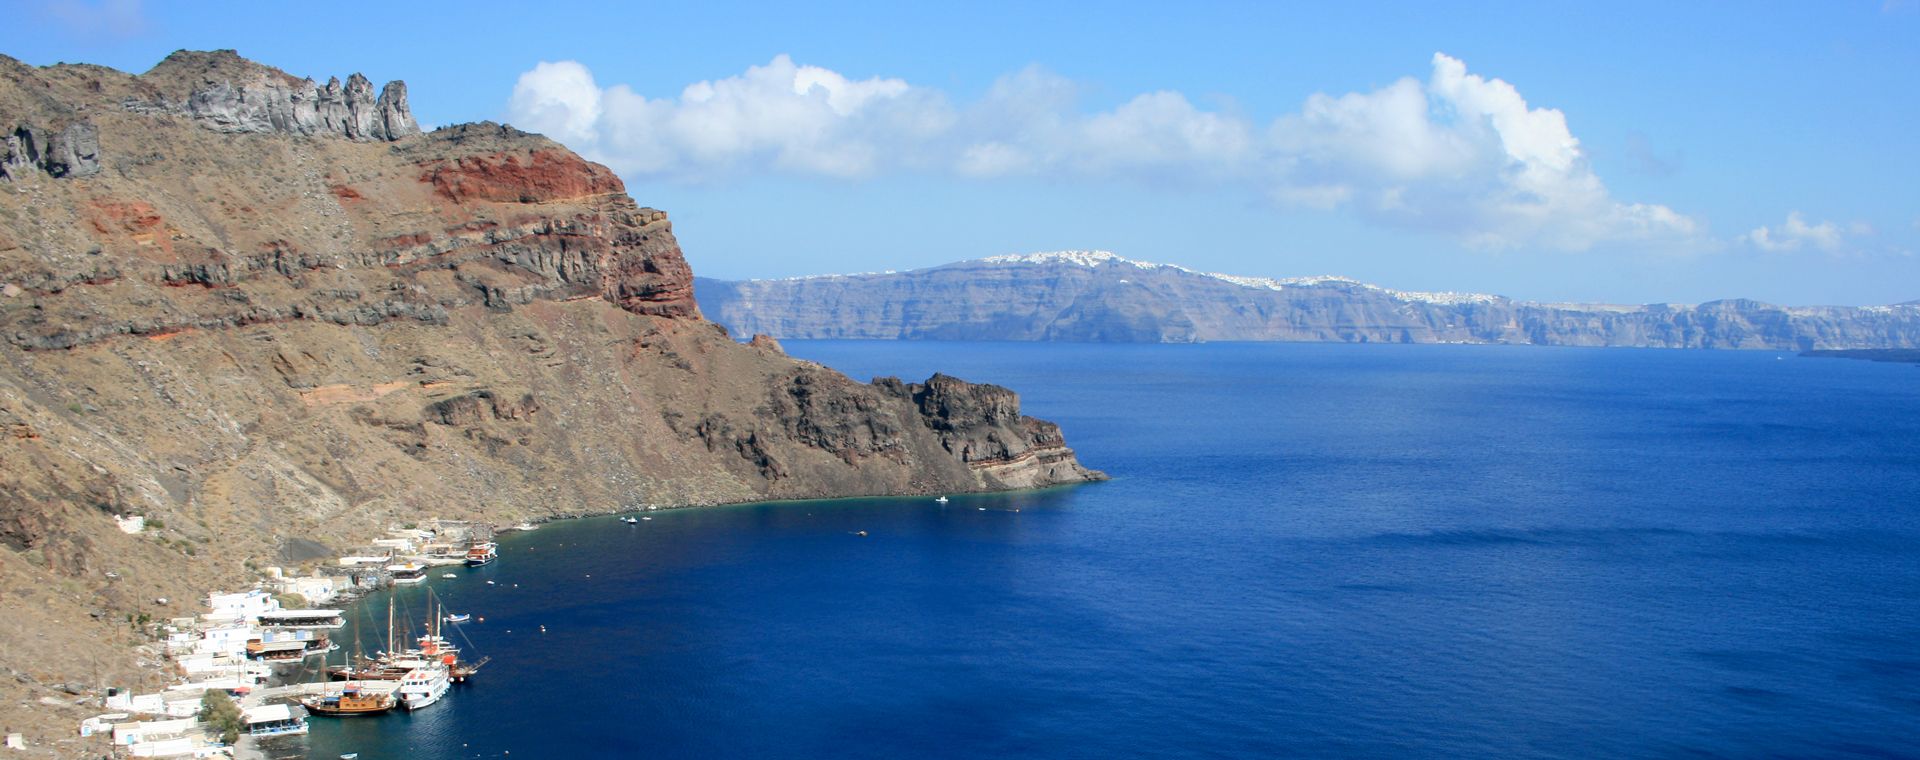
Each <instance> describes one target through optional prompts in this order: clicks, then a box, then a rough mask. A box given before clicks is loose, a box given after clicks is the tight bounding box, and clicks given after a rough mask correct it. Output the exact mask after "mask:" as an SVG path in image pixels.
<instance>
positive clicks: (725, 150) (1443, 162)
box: [508, 54, 1702, 250]
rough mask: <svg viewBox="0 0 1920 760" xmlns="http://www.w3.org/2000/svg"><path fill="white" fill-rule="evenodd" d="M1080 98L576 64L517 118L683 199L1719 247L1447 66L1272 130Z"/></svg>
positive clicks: (1043, 82) (1548, 119) (809, 72)
mask: <svg viewBox="0 0 1920 760" xmlns="http://www.w3.org/2000/svg"><path fill="white" fill-rule="evenodd" d="M1079 89H1080V88H1079V87H1078V86H1077V85H1076V84H1075V83H1073V82H1072V81H1069V80H1067V79H1064V78H1062V77H1060V76H1058V75H1055V74H1052V73H1049V72H1047V71H1045V70H1042V69H1039V68H1033V67H1030V68H1028V69H1025V70H1023V71H1020V72H1016V73H1014V74H1011V75H1008V76H1005V77H1002V78H1001V79H1000V80H998V81H997V82H995V83H994V86H993V87H992V88H991V89H990V90H989V92H988V93H987V94H986V95H985V96H983V97H982V98H981V99H980V100H978V101H976V102H973V103H969V104H965V105H964V106H960V107H956V106H955V105H954V104H952V103H951V102H950V101H949V99H948V98H947V97H946V95H945V94H944V93H942V92H940V91H938V90H934V89H930V88H925V87H919V86H915V85H912V84H909V83H907V82H905V81H902V80H899V79H889V78H880V77H875V78H871V79H865V80H853V79H849V78H847V77H845V76H843V75H841V74H839V73H837V72H834V71H831V70H828V69H823V68H819V67H814V66H801V65H797V64H795V63H794V62H793V61H792V60H791V59H790V58H788V57H787V56H784V55H782V56H778V57H776V58H774V59H773V60H772V61H771V62H769V63H767V64H766V65H764V66H754V67H750V68H748V69H747V70H746V72H744V73H742V74H740V75H736V76H732V77H728V78H725V79H720V80H714V81H705V82H697V83H695V84H692V85H689V86H688V87H686V88H685V89H684V90H683V91H682V92H681V93H680V95H679V97H677V98H660V99H649V98H647V97H645V96H642V95H640V94H637V93H634V92H633V91H632V90H630V89H628V88H627V87H625V86H614V87H610V88H601V87H600V86H599V85H597V84H596V83H595V82H594V79H593V75H592V73H591V72H589V71H588V70H587V69H586V67H584V66H581V65H580V64H578V63H574V62H570V61H563V62H559V63H542V64H540V65H539V66H536V67H535V68H534V69H532V70H530V71H528V72H527V73H526V74H523V75H522V76H521V78H520V81H519V83H518V84H517V85H516V86H515V88H514V93H513V97H512V99H511V100H510V102H509V103H508V118H509V119H510V120H512V121H514V122H515V123H517V124H519V125H520V126H523V127H526V128H529V129H533V130H536V131H542V132H546V133H548V134H550V135H553V136H554V137H556V138H558V139H560V140H561V141H563V142H565V143H567V144H568V145H570V146H572V147H574V148H575V149H577V150H580V151H581V152H583V153H585V154H587V155H588V156H590V157H592V158H596V159H598V160H601V161H605V162H607V163H608V164H610V165H612V166H613V167H614V168H615V169H616V170H619V171H621V172H623V173H629V174H641V175H649V176H655V177H661V178H667V179H677V180H682V181H702V180H710V179H714V178H718V177H725V176H730V175H736V174H742V173H754V172H767V171H773V172H787V173H797V174H811V175H825V176H832V177H865V176H871V175H875V174H879V173H884V172H889V171H934V172H951V173H954V174H957V175H959V176H964V177H972V178H993V177H1006V176H1050V177H1063V178H1079V179H1098V180H1106V179H1126V180H1133V181H1140V182H1146V183H1151V184H1180V183H1201V184H1208V185H1228V186H1237V187H1243V188H1245V189H1247V190H1249V191H1250V192H1254V193H1257V194H1259V195H1262V196H1265V197H1268V198H1270V199H1272V200H1273V201H1274V202H1276V203H1279V204H1281V205H1285V206H1301V207H1308V208H1315V209H1334V208H1343V207H1345V208H1352V209H1354V210H1355V211H1357V212H1358V213H1360V214H1362V215H1363V216H1365V217H1366V218H1368V219H1372V220H1375V221H1378V222H1381V223H1385V224H1391V225H1394V226H1400V227H1408V228H1415V229H1423V230H1429V231H1433V232H1437V233H1440V234H1444V235H1448V236H1451V237H1454V238H1455V239H1458V240H1461V241H1464V242H1466V243H1468V244H1471V245H1476V246H1483V247H1493V248H1510V247H1519V246H1529V247H1550V248H1560V249H1574V250H1578V249H1584V248H1587V247H1590V246H1592V245H1594V244H1595V243H1598V242H1602V241H1634V242H1640V243H1650V244H1656V245H1658V244H1683V245H1684V244H1692V243H1698V242H1699V240H1700V236H1701V234H1702V229H1701V226H1700V225H1699V223H1697V222H1696V221H1694V220H1693V219H1691V218H1689V217H1687V216H1685V215H1683V214H1680V213H1679V212H1676V211H1674V210H1673V209H1670V208H1667V207H1665V206H1659V205H1651V204H1641V203H1624V202H1621V201H1618V200H1616V199H1614V198H1613V197H1612V195H1611V194H1610V193H1609V192H1608V190H1607V189H1606V187H1605V185H1604V184H1603V183H1602V182H1601V181H1600V179H1599V177H1597V176H1596V175H1594V173H1593V171H1592V169H1591V167H1590V166H1589V164H1588V161H1587V158H1586V155H1585V153H1584V152H1583V151H1582V149H1581V146H1580V141H1579V140H1578V139H1576V138H1575V137H1574V136H1573V134H1572V132H1571V131H1570V130H1569V129H1568V127H1567V122H1566V117H1565V116H1564V115H1563V114H1561V113H1560V112H1559V111H1557V110H1553V109H1549V108H1532V107H1529V106H1528V104H1527V101H1526V100H1525V99H1524V98H1523V97H1521V95H1520V93H1519V92H1518V91H1517V90H1516V89H1515V88H1514V87H1513V86H1512V85H1510V84H1508V83H1506V82H1504V81H1501V80H1499V79H1487V78H1484V77H1481V76H1478V75H1474V74H1470V73H1468V71H1467V68H1466V65H1465V64H1464V63H1462V62H1461V61H1459V60H1457V59H1454V58H1451V57H1448V56H1446V55H1441V54H1436V55H1435V56H1434V57H1433V60H1432V72H1431V75H1430V77H1429V78H1428V79H1427V80H1426V81H1424V82H1422V81H1420V80H1417V79H1413V78H1411V77H1409V78H1405V79H1401V80H1399V81H1397V82H1394V83H1392V84H1390V85H1387V86H1386V87H1382V88H1380V89H1377V90H1373V91H1371V92H1361V93H1348V94H1343V95H1327V94H1319V95H1314V96H1312V97H1310V98H1308V99H1307V101H1306V102H1305V103H1304V104H1303V105H1302V107H1301V109H1300V110H1299V112H1297V113H1293V114H1289V115H1286V116H1283V117H1281V118H1279V119H1277V120H1275V121H1273V122H1272V123H1270V124H1266V125H1260V124H1256V123H1255V122H1253V121H1252V120H1250V119H1248V118H1246V117H1244V116H1241V115H1238V114H1235V113H1230V112H1223V111H1217V110H1207V109H1203V108H1200V107H1198V106H1196V105H1194V104H1193V103H1192V102H1191V101H1190V100H1188V99H1187V97H1186V96H1185V95H1183V94H1181V93H1178V92H1172V91H1159V92H1150V93H1145V94H1142V95H1139V96H1137V97H1134V98H1132V99H1130V100H1128V101H1126V102H1124V103H1122V104H1121V105H1119V106H1117V107H1115V108H1113V109H1111V110H1106V111H1100V112H1094V113H1088V112H1086V111H1085V110H1084V109H1082V108H1081V107H1080V103H1079Z"/></svg>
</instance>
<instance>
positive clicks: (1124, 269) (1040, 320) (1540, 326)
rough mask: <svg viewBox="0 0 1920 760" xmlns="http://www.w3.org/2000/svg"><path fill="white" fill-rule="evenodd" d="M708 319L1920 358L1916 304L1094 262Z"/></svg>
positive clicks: (780, 304)
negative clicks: (1521, 291) (1552, 295)
mask: <svg viewBox="0 0 1920 760" xmlns="http://www.w3.org/2000/svg"><path fill="white" fill-rule="evenodd" d="M696 289H697V291H698V293H699V298H700V303H701V307H702V309H703V310H704V311H705V312H706V313H707V314H708V316H710V317H711V318H713V319H714V320H715V321H718V322H720V323H721V324H725V325H728V326H729V327H731V328H733V329H735V330H739V331H742V332H754V333H766V334H768V335H773V336H777V337H781V338H858V339H880V340H891V339H904V340H1057V341H1092V342H1148V343H1156V342H1157V343H1184V342H1193V341H1234V340H1238V341H1328V342H1356V343H1365V342H1376V343H1377V342H1386V343H1518V344H1534V345H1561V346H1647V347H1663V348H1765V349H1785V350H1796V351H1804V350H1809V349H1816V348H1888V347H1914V346H1920V304H1913V303H1908V304H1899V305H1894V306H1882V307H1860V308H1853V307H1780V306H1774V305H1772V304H1766V303H1761V302H1758V301H1749V300H1727V301H1713V302H1709V303H1704V304H1699V305H1691V306H1681V305H1670V304H1653V305H1646V306H1614V305H1606V304H1542V303H1529V302H1524V301H1514V300H1511V299H1507V298H1503V297H1500V296H1490V295H1481V294H1474V293H1417V292H1408V291H1397V290H1390V289H1386V288H1381V287H1377V286H1374V285H1368V284H1365V283H1361V282H1356V281H1353V280H1348V279H1345V278H1338V277H1310V278H1296V279H1290V280H1273V279H1265V278H1250V277H1234V276H1228V275H1217V274H1209V273H1204V272H1196V271H1193V270H1190V269H1185V268H1182V267H1177V266H1170V265H1165V264H1150V263H1146V262H1138V261H1132V260H1129V259H1124V258H1121V257H1118V256H1114V255H1113V254H1110V253H1104V252H1097V251H1085V252H1064V253H1055V254H1033V255H1028V256H1002V257H995V258H989V259H981V260H976V261H966V262H960V263H957V264H949V265H946V266H941V267H934V268H932V269H923V270H917V271H913V272H902V273H897V274H872V275H846V276H827V277H806V278H798V279H790V280H753V281H748V282H724V281H717V280H706V279H701V280H699V281H698V282H697V283H696Z"/></svg>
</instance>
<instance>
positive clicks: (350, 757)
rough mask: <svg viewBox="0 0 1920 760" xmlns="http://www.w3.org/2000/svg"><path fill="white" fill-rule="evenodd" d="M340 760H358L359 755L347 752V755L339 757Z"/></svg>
mask: <svg viewBox="0 0 1920 760" xmlns="http://www.w3.org/2000/svg"><path fill="white" fill-rule="evenodd" d="M340 760H360V753H358V752H348V753H347V754H344V755H341V756H340Z"/></svg>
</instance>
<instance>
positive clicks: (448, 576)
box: [440, 573, 460, 578]
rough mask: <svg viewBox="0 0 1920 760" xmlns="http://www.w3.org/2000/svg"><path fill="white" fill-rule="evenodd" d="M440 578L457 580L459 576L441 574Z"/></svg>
mask: <svg viewBox="0 0 1920 760" xmlns="http://www.w3.org/2000/svg"><path fill="white" fill-rule="evenodd" d="M440 577H442V578H458V577H460V576H458V575H454V574H453V573H441V574H440Z"/></svg>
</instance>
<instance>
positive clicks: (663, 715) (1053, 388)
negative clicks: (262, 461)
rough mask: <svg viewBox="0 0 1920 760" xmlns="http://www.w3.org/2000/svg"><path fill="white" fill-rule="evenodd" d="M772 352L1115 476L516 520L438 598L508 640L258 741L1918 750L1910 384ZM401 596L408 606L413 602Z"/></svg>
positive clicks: (763, 752) (591, 752) (1529, 353)
mask: <svg viewBox="0 0 1920 760" xmlns="http://www.w3.org/2000/svg"><path fill="white" fill-rule="evenodd" d="M787 348H788V351H789V352H790V353H792V354H794V355H796V356H801V357H804V358H809V359H814V360H817V361H821V362H823V363H826V364H828V365H830V366H834V367H836V368H840V369H842V370H844V371H847V372H849V374H852V375H854V376H855V377H860V378H865V377H868V376H872V375H876V374H898V375H901V376H904V377H906V378H908V379H916V380H917V379H923V378H924V377H925V376H926V375H927V374H929V373H931V372H932V371H934V370H935V369H939V370H943V371H947V372H950V373H952V374H956V375H959V376H962V377H966V378H969V379H973V380H983V381H991V382H998V383H1002V384H1005V385H1008V386H1010V387H1014V388H1017V389H1019V390H1020V391H1021V392H1022V395H1023V398H1024V401H1025V404H1026V407H1027V411H1028V412H1029V413H1032V414H1036V415H1039V416H1043V417H1047V418H1050V419H1054V420H1056V421H1058V422H1060V423H1061V424H1062V425H1063V426H1064V427H1065V429H1066V432H1067V436H1068V440H1069V442H1070V443H1071V444H1072V445H1074V446H1075V448H1076V449H1078V450H1079V451H1080V453H1081V456H1082V458H1083V460H1084V461H1086V462H1087V463H1088V464H1089V465H1091V466H1094V467H1098V468H1101V469H1105V470H1107V471H1108V472H1110V473H1111V474H1113V475H1114V476H1115V479H1114V480H1113V481H1112V482H1109V483H1101V484H1092V485H1086V486H1079V487H1072V488H1061V489H1052V490H1047V491H1039V492H1030V493H1019V494H1002V495H987V496H955V497H954V499H953V501H952V503H950V504H948V505H946V506H944V507H943V506H941V505H937V504H934V503H932V502H931V500H928V499H906V500H901V499H857V500H841V501H831V502H803V503H787V504H773V505H745V506H736V507H725V508H717V509H705V510H686V511H675V512H670V513H662V514H657V515H655V518H654V519H653V520H651V521H647V522H644V523H642V524H640V525H638V526H626V525H623V524H621V523H619V522H617V521H615V520H613V519H611V518H600V519H589V520H579V521H571V522H565V523H557V524H553V525H550V526H547V527H545V528H543V529H542V530H539V531H536V532H532V533H525V534H509V535H508V537H507V538H506V539H505V540H504V542H503V558H502V561H500V562H499V563H496V564H495V565H492V566H490V567H487V568H482V569H478V570H457V571H455V572H456V573H458V574H459V576H460V577H459V578H457V579H453V580H441V579H438V578H437V577H436V578H435V580H434V581H433V583H434V587H435V589H436V590H437V591H438V593H439V594H440V595H441V596H442V597H443V598H444V599H446V600H447V602H448V603H449V605H450V606H452V607H453V608H454V609H456V610H460V611H470V612H473V613H475V614H476V615H482V616H485V617H486V622H485V623H483V624H469V625H467V626H465V631H466V633H467V634H468V635H469V636H471V637H472V639H473V641H474V643H475V644H476V645H477V646H478V647H479V648H480V649H481V650H482V651H484V652H486V653H488V654H491V655H493V656H494V657H495V662H494V663H493V664H491V665H489V666H488V668H487V670H486V671H484V672H483V673H482V674H481V676H480V677H479V678H478V679H477V681H476V682H475V683H474V684H471V685H469V686H466V687H461V688H459V689H458V690H457V691H455V692H454V694H453V695H452V696H451V698H449V699H448V700H447V701H446V702H444V703H442V704H440V705H436V706H434V707H432V708H429V709H428V710H425V711H423V712H421V713H418V714H413V715H396V716H388V717H384V718H378V719H360V720H347V721H328V720H324V719H315V721H314V729H313V733H312V735H311V736H310V737H307V738H306V739H303V740H297V741H296V742H295V743H293V744H290V745H283V748H284V749H285V750H287V751H300V750H306V751H309V752H310V753H311V755H312V756H314V757H323V758H325V757H334V756H336V755H338V754H340V753H343V752H350V751H358V752H360V756H361V757H363V758H369V760H371V758H376V757H414V758H459V757H505V756H510V757H536V758H537V757H624V756H639V755H645V756H649V757H703V758H704V757H741V756H753V757H792V758H814V757H823V758H824V757H833V758H847V757H873V758H881V757H902V756H917V757H979V756H1017V757H1046V758H1080V757H1113V756H1195V757H1269V756H1343V757H1352V756H1361V757H1402V756H1407V755H1419V756H1448V755H1468V756H1489V755H1497V756H1514V757H1556V758H1572V757H1595V756H1609V757H1649V756H1653V757H1678V756H1721V757H1754V756H1774V755H1785V756H1860V757H1886V756H1915V755H1916V753H1920V744H1916V742H1920V740H1917V739H1916V738H1915V737H1920V645H1917V644H1916V643H1915V642H1920V506H1917V505H1920V370H1916V368H1914V367H1911V366H1903V365H1888V364H1873V363H1867V362H1851V361H1838V360H1816V359H1799V358H1795V357H1791V356H1787V357H1785V358H1784V359H1781V358H1777V357H1776V355H1775V354H1771V353H1748V352H1681V351H1640V350H1584V349H1542V348H1503V347H1471V346H1377V345H1376V346H1346V345H1256V344H1214V345H1199V346H1101V345H1049V344H950V343H851V342H794V343H790V344H788V346H787ZM1016 509H1017V510H1018V511H1015V510H1016ZM860 530H865V531H868V532H869V534H870V536H869V537H867V538H860V537H857V536H856V535H854V532H855V531H860ZM589 576H590V577H589ZM489 579H490V580H494V581H495V585H492V586H489V585H486V584H485V583H484V581H485V580H489ZM515 584H517V586H516V585H515ZM402 593H403V595H404V597H403V598H404V599H405V600H406V601H407V602H408V603H409V605H410V606H414V607H415V608H417V605H418V596H419V594H421V593H422V592H421V591H419V590H417V589H416V590H411V591H407V592H402ZM370 605H371V606H373V607H377V608H379V609H384V605H385V602H384V600H383V599H381V598H375V599H373V600H371V602H370ZM541 625H546V626H547V629H548V630H547V632H546V633H544V634H542V633H540V632H539V626H541ZM509 753H510V754H509Z"/></svg>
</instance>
